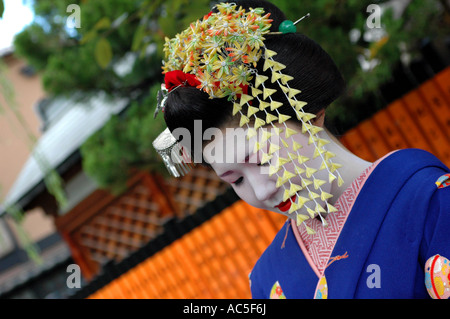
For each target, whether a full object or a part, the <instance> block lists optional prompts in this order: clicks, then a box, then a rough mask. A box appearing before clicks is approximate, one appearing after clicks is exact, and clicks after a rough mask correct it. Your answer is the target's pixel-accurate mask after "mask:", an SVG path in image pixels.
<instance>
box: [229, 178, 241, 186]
mask: <svg viewBox="0 0 450 319" xmlns="http://www.w3.org/2000/svg"><path fill="white" fill-rule="evenodd" d="M243 180H244V177H242V176H241V177H239V178H238V179H237V180H235V181H234V182H233V183H231V184H234V186H239V185H240V184H241V183H242V182H243Z"/></svg>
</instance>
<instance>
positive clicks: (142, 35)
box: [0, 0, 450, 299]
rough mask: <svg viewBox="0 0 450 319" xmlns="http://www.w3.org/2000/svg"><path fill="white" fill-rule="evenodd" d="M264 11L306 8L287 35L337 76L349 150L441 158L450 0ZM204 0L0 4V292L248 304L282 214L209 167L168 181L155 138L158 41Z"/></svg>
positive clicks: (322, 0)
mask: <svg viewBox="0 0 450 319" xmlns="http://www.w3.org/2000/svg"><path fill="white" fill-rule="evenodd" d="M271 2H273V3H275V4H276V5H278V6H279V7H280V8H281V9H282V10H283V11H284V12H287V13H288V18H289V19H291V20H293V21H295V20H297V19H298V18H299V17H301V16H303V15H305V14H306V13H308V12H309V13H310V14H311V17H310V18H309V19H307V20H305V21H303V22H301V24H300V25H298V27H297V29H298V32H301V33H304V34H306V35H307V36H309V37H310V38H312V39H314V40H315V41H316V42H318V43H319V44H321V45H322V47H323V48H324V49H325V50H326V51H327V52H328V53H329V54H330V55H331V56H332V58H333V59H334V60H335V62H336V64H337V65H338V67H339V68H340V70H341V71H342V73H343V75H344V78H345V80H346V81H347V84H348V88H347V91H346V93H345V95H344V96H342V97H341V98H340V99H339V100H338V101H336V102H335V103H333V105H332V106H330V108H329V110H328V113H327V114H328V118H327V126H328V127H329V129H330V130H331V131H332V132H333V133H334V134H336V136H337V137H338V138H340V139H341V141H342V142H343V143H344V145H346V146H347V147H348V148H349V149H350V150H351V151H353V152H354V153H355V154H357V155H359V156H360V157H363V158H364V159H366V160H369V161H374V160H376V159H378V158H380V157H382V156H384V155H385V154H387V153H388V152H390V151H392V150H394V149H399V148H407V147H417V148H421V149H425V150H428V151H430V152H432V153H433V154H435V155H436V156H437V157H438V158H440V159H441V160H442V161H443V162H444V163H446V164H447V165H450V147H449V146H450V68H449V65H450V33H449V30H450V1H448V0H427V1H419V0H411V1H410V0H391V1H374V0H372V1H366V0H364V1H362V0H348V1H343V0H342V1H341V0H304V1H289V0H280V1H275V0H273V1H271ZM215 3H217V2H214V1H205V0H166V1H162V0H161V1H159V0H109V1H100V0H79V1H75V0H58V1H52V0H34V1H31V0H0V298H6V299H8V298H249V297H251V296H250V290H249V286H248V285H249V283H248V277H247V276H248V274H249V272H250V271H251V269H252V267H253V265H254V263H255V262H256V260H257V259H258V257H259V256H260V255H261V253H262V252H263V251H264V249H265V247H267V246H268V245H269V244H270V242H271V241H272V239H273V237H274V235H275V234H276V232H277V230H278V229H279V228H280V227H281V225H282V224H283V223H284V222H285V219H284V218H283V216H281V215H277V214H274V213H270V212H266V211H262V210H258V209H254V208H252V207H250V206H248V205H247V204H245V203H243V202H242V201H240V200H239V199H238V198H237V197H236V195H235V194H234V192H233V191H232V190H231V189H229V188H228V187H227V185H225V184H224V183H222V182H221V181H220V180H219V179H218V178H217V177H216V176H215V175H214V174H213V173H211V172H210V171H209V170H207V169H205V168H202V167H196V168H195V169H194V170H193V171H192V172H191V173H190V174H189V175H187V176H184V177H183V178H181V179H174V178H171V177H170V176H168V175H167V173H166V170H165V168H164V167H163V165H162V163H161V161H160V159H159V158H158V156H157V154H156V153H155V152H154V151H153V147H152V145H151V143H152V141H153V140H154V138H155V137H156V136H157V135H158V134H159V133H160V132H161V131H162V130H163V129H164V128H165V125H164V122H163V119H162V116H161V115H160V116H158V117H157V118H156V120H155V119H153V112H154V109H155V105H156V94H157V91H158V90H159V88H160V85H161V83H162V81H163V77H162V75H161V61H162V59H163V56H162V53H163V50H162V47H163V44H164V39H165V37H169V38H170V37H173V36H174V35H175V34H177V33H178V32H180V31H182V30H184V29H185V28H186V27H188V26H189V23H190V22H193V21H195V20H197V19H199V18H202V17H203V15H205V14H207V13H208V12H209V11H210V8H211V7H212V6H213V5H214V4H215ZM73 264H76V265H77V266H78V267H79V268H76V269H75V270H71V269H73V268H70V267H69V268H68V266H69V265H73ZM77 269H79V270H80V271H79V272H78V271H77Z"/></svg>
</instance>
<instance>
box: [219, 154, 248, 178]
mask: <svg viewBox="0 0 450 319" xmlns="http://www.w3.org/2000/svg"><path fill="white" fill-rule="evenodd" d="M249 158H250V154H248V155H247V156H246V157H245V158H244V163H248V160H249ZM233 173H234V172H233V171H232V170H231V171H226V172H225V173H223V174H222V175H219V177H220V178H222V177H225V176H228V175H231V174H233Z"/></svg>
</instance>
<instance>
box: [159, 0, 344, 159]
mask: <svg viewBox="0 0 450 319" xmlns="http://www.w3.org/2000/svg"><path fill="white" fill-rule="evenodd" d="M233 2H235V3H236V4H237V5H238V6H242V7H243V8H245V9H247V10H248V9H249V8H263V9H264V11H265V13H269V12H270V14H271V15H270V19H273V22H272V26H271V29H270V31H271V32H278V27H279V25H280V23H281V22H283V21H284V20H287V18H286V16H285V14H284V13H283V12H282V11H281V10H280V9H279V8H278V7H276V6H275V5H274V4H272V3H270V2H267V1H263V0H242V1H239V0H237V1H233ZM213 12H215V10H214V9H213ZM294 20H295V19H294ZM302 23H308V21H305V22H302ZM264 37H265V39H266V40H265V41H264V44H265V46H266V47H267V48H268V49H270V50H273V51H275V52H276V53H277V55H276V56H274V57H273V59H274V60H275V61H277V62H280V63H282V64H284V65H285V66H286V68H285V69H284V70H282V71H281V72H282V73H283V74H287V75H290V76H292V77H293V78H294V79H293V80H291V81H289V86H290V87H291V88H294V89H298V90H301V93H300V94H299V95H297V96H296V97H297V99H299V100H301V101H305V102H307V103H308V104H307V105H306V106H304V107H303V110H304V111H305V112H308V113H313V114H317V113H318V112H319V111H321V110H323V109H325V108H326V107H327V106H328V105H329V104H331V102H333V101H334V100H335V99H337V98H338V97H339V96H340V95H341V94H342V92H343V91H344V89H345V82H344V80H343V78H342V75H341V73H340V72H339V70H338V69H337V67H336V65H335V63H334V62H333V60H332V59H331V57H330V56H329V55H328V54H327V53H326V52H325V51H324V50H323V49H322V47H321V46H320V45H319V44H317V43H316V42H314V41H313V40H311V39H309V38H308V37H306V36H305V35H303V34H300V33H288V34H274V35H265V36H264ZM263 65H264V59H263V58H261V60H260V61H259V62H258V65H257V68H256V69H257V71H258V74H260V75H266V76H268V77H269V79H270V78H271V70H270V69H268V70H266V71H263ZM268 82H270V81H266V82H265V83H264V84H265V86H266V87H268V88H273V89H277V93H275V94H273V95H272V98H273V99H274V100H275V101H279V102H283V106H282V107H280V108H279V109H278V111H279V112H280V113H283V114H287V115H290V116H291V119H293V120H295V121H297V120H296V115H295V111H294V110H293V109H292V107H291V106H290V104H289V103H288V101H287V100H286V97H285V95H284V93H283V92H282V91H281V89H279V87H278V85H277V84H276V83H273V84H272V83H268ZM252 102H253V106H255V107H258V101H257V100H256V99H255V100H253V101H252ZM232 108H233V105H232V103H231V102H229V101H228V100H227V98H214V99H210V98H209V95H208V94H207V93H205V92H203V91H201V90H199V89H196V88H193V87H178V88H177V89H174V90H173V91H171V93H170V94H169V95H168V99H167V101H166V105H165V110H164V119H165V121H166V124H167V126H168V128H169V130H170V131H172V132H173V131H174V130H175V129H176V128H186V129H187V130H188V131H189V132H190V134H191V138H192V139H193V137H194V130H195V128H194V123H195V120H201V124H202V125H201V130H202V132H201V134H202V136H203V132H204V131H205V130H206V129H208V128H224V126H225V125H227V124H229V123H230V121H231V120H232V119H233V116H232ZM266 110H267V111H268V112H269V113H270V112H271V111H270V110H269V109H266ZM273 112H274V115H276V114H275V113H276V111H273ZM261 113H262V114H258V113H257V114H256V116H260V117H262V118H263V119H265V116H264V114H265V113H264V112H261ZM244 114H245V113H244ZM238 117H239V116H237V118H238ZM197 123H198V122H197ZM197 130H198V128H197ZM190 145H192V146H193V145H194V142H193V140H192V141H191V144H190ZM191 151H192V152H193V151H194V149H193V147H191Z"/></svg>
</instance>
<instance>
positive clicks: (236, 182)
mask: <svg viewBox="0 0 450 319" xmlns="http://www.w3.org/2000/svg"><path fill="white" fill-rule="evenodd" d="M256 165H258V166H268V165H269V163H264V164H261V163H258V164H256ZM243 181H244V177H242V176H241V177H239V178H238V179H237V180H235V181H234V182H232V183H231V184H234V186H239V185H240V184H242V182H243Z"/></svg>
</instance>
